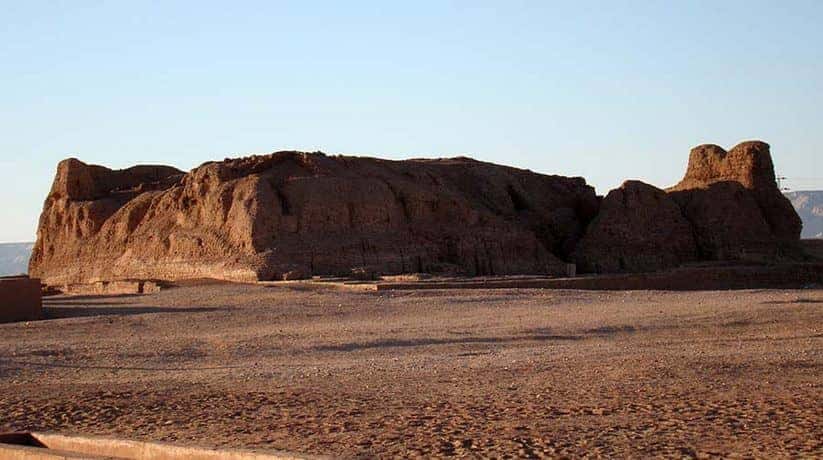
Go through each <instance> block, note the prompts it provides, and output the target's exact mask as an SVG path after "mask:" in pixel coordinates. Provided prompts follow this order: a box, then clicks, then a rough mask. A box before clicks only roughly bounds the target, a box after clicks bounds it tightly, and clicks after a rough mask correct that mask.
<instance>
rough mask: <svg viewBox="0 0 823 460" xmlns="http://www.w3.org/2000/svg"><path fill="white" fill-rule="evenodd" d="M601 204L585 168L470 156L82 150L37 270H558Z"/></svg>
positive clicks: (72, 279)
mask: <svg viewBox="0 0 823 460" xmlns="http://www.w3.org/2000/svg"><path fill="white" fill-rule="evenodd" d="M597 206H598V202H597V198H596V196H595V193H594V189H593V188H592V187H590V186H588V185H586V182H585V180H583V179H581V178H567V177H560V176H546V175H542V174H536V173H533V172H530V171H525V170H520V169H515V168H509V167H504V166H497V165H493V164H489V163H482V162H478V161H474V160H471V159H468V158H454V159H446V160H408V161H387V160H379V159H373V158H359V157H342V156H334V157H332V156H326V155H323V154H320V153H300V152H278V153H275V154H272V155H267V156H254V157H248V158H242V159H237V160H226V161H223V162H215V163H206V164H204V165H203V166H200V167H199V168H196V169H194V170H193V171H191V172H190V173H188V174H182V173H180V172H179V171H177V170H175V169H173V168H164V167H154V166H152V167H139V168H132V169H129V170H124V171H111V170H108V169H106V168H102V167H100V166H89V165H86V164H83V163H82V162H80V161H78V160H75V159H69V160H66V161H63V162H61V163H60V165H59V166H58V170H57V177H56V178H55V181H54V186H53V187H52V190H51V193H50V194H49V196H48V198H47V199H46V203H45V206H44V210H43V214H42V217H41V221H40V226H39V230H38V240H37V243H36V245H35V248H34V251H33V255H32V259H31V264H30V272H31V273H32V275H33V276H39V277H41V278H42V279H43V280H44V282H46V283H48V284H71V283H89V282H96V281H98V280H110V279H134V278H137V279H170V280H173V279H180V278H195V277H200V278H202V277H208V278H218V279H227V280H238V281H247V280H258V279H281V278H283V279H295V278H303V277H307V276H311V275H346V274H351V273H352V271H353V270H354V271H355V272H356V273H365V274H370V273H383V274H392V273H404V272H423V271H433V272H437V271H456V272H462V273H465V274H468V275H483V274H518V273H552V272H554V271H558V270H560V269H561V268H560V267H561V265H562V261H561V260H560V258H559V257H568V256H569V255H570V254H571V252H572V250H573V249H574V247H575V245H576V243H577V240H578V238H579V237H580V235H581V234H582V233H583V231H584V229H585V226H586V225H587V224H588V222H589V221H590V220H591V219H592V218H593V217H594V215H595V214H596V212H597ZM562 269H563V270H564V269H565V267H563V268H562Z"/></svg>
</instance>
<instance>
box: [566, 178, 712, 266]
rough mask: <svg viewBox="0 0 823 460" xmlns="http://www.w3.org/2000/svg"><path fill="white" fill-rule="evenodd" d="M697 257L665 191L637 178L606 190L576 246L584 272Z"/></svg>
mask: <svg viewBox="0 0 823 460" xmlns="http://www.w3.org/2000/svg"><path fill="white" fill-rule="evenodd" d="M696 257H697V246H696V245H695V241H694V237H693V235H692V228H691V225H690V224H689V222H688V221H687V220H686V218H685V217H683V213H682V212H681V211H680V207H679V206H678V205H677V203H675V202H674V200H672V199H671V198H670V197H669V196H668V195H667V194H666V192H665V191H663V190H661V189H659V188H657V187H654V186H651V185H648V184H645V183H643V182H639V181H626V182H624V183H623V185H622V186H621V187H620V188H617V189H615V190H612V191H611V192H609V194H608V195H607V196H606V198H605V199H604V200H603V202H602V204H601V206H600V212H599V213H598V215H597V217H596V218H595V219H594V220H593V221H592V223H591V224H590V225H589V228H588V229H587V231H586V235H585V236H584V238H583V239H582V240H581V242H580V245H579V246H578V248H577V262H578V264H579V268H580V270H582V271H585V272H600V273H607V272H638V271H653V270H659V269H663V268H667V267H673V266H677V265H680V264H681V263H683V262H686V261H692V260H694V259H695V258H696Z"/></svg>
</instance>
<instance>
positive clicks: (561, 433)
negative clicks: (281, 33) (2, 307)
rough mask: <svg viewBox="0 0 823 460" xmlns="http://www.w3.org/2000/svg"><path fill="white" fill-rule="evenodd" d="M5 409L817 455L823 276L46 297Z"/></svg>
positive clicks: (428, 437)
mask: <svg viewBox="0 0 823 460" xmlns="http://www.w3.org/2000/svg"><path fill="white" fill-rule="evenodd" d="M45 310H46V314H47V315H48V316H49V318H51V319H49V320H46V321H38V322H31V323H17V324H4V325H0V430H50V431H59V432H69V433H85V434H105V435H113V436H117V437H125V438H132V439H141V440H163V441H170V442H175V443H182V444H196V445H204V446H224V447H240V448H279V449H287V450H292V451H298V452H305V453H314V454H331V455H334V456H341V457H349V458H350V457H396V456H403V457H408V456H421V457H437V456H470V457H476V456H492V457H542V456H549V457H555V456H560V457H568V456H571V457H577V456H583V455H591V456H609V457H638V456H667V457H669V456H671V457H684V456H685V457H702V456H714V455H719V456H734V455H740V456H753V457H784V456H801V457H814V456H818V457H819V456H823V290H819V289H808V290H757V291H753V290H749V291H722V292H721V291H713V292H656V291H648V292H647V291H634V292H586V291H557V290H539V289H519V290H517V289H512V290H449V291H405V292H385V293H366V292H341V291H334V290H327V289H310V290H309V289H298V288H282V287H268V286H261V285H239V284H206V285H197V286H184V287H178V288H173V289H169V290H166V291H163V292H161V293H158V294H154V295H151V296H140V297H63V298H59V297H58V298H49V299H47V300H46V305H45Z"/></svg>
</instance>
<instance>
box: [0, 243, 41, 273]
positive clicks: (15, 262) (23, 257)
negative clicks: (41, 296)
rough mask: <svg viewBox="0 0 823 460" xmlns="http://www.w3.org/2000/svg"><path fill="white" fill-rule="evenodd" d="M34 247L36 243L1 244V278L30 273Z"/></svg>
mask: <svg viewBox="0 0 823 460" xmlns="http://www.w3.org/2000/svg"><path fill="white" fill-rule="evenodd" d="M33 247H34V243H0V276H7V275H23V274H26V273H28V271H29V257H31V249H32V248H33Z"/></svg>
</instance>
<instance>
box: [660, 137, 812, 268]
mask: <svg viewBox="0 0 823 460" xmlns="http://www.w3.org/2000/svg"><path fill="white" fill-rule="evenodd" d="M668 191H669V194H670V195H671V196H672V198H674V200H675V201H677V203H678V204H679V205H680V207H681V209H682V210H683V213H684V215H685V216H686V218H687V219H688V220H689V221H690V222H691V224H692V226H693V228H694V232H695V236H696V240H697V245H698V249H699V254H698V255H699V256H700V258H702V259H710V260H729V259H732V260H733V259H758V260H776V259H779V258H781V257H789V256H791V255H792V254H793V253H794V252H795V251H796V243H797V241H798V239H799V238H800V230H801V226H802V224H801V222H800V218H799V217H798V215H797V213H796V212H795V210H794V208H793V207H792V205H791V202H790V201H789V200H788V199H787V198H786V197H784V196H783V194H782V193H781V192H780V190H779V189H778V187H777V183H776V181H775V175H774V166H773V163H772V157H771V154H770V152H769V145H768V144H766V143H765V142H760V141H749V142H743V143H741V144H739V145H737V146H735V147H734V148H732V149H731V150H730V151H729V152H726V151H725V150H723V149H722V148H720V147H718V146H716V145H701V146H699V147H695V148H694V149H692V152H691V155H690V156H689V168H688V171H687V172H686V176H685V177H684V178H683V180H682V181H681V182H680V183H679V184H677V185H676V186H674V187H672V188H670V189H669V190H668Z"/></svg>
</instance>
